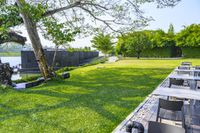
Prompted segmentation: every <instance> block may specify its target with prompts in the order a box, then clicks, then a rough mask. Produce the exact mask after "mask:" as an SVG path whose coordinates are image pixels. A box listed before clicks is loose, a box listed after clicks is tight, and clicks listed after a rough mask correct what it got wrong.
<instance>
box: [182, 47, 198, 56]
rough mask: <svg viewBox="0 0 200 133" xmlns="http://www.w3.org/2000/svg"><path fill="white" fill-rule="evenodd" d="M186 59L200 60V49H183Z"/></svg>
mask: <svg viewBox="0 0 200 133" xmlns="http://www.w3.org/2000/svg"><path fill="white" fill-rule="evenodd" d="M181 49H182V54H183V57H184V58H200V47H182V48H181Z"/></svg>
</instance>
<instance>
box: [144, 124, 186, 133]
mask: <svg viewBox="0 0 200 133" xmlns="http://www.w3.org/2000/svg"><path fill="white" fill-rule="evenodd" d="M148 133H185V129H184V128H180V127H176V126H172V125H168V124H164V123H158V122H154V121H149V126H148Z"/></svg>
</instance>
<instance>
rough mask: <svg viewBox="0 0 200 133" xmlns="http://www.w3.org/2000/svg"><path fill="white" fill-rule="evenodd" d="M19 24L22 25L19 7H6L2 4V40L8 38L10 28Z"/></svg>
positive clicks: (0, 23) (0, 8) (0, 35)
mask: <svg viewBox="0 0 200 133" xmlns="http://www.w3.org/2000/svg"><path fill="white" fill-rule="evenodd" d="M19 23H21V17H20V16H19V9H18V8H17V6H15V5H6V4H5V3H3V2H2V3H1V5H0V39H6V38H8V34H7V33H8V31H10V29H9V28H10V27H11V26H13V25H17V24H19Z"/></svg>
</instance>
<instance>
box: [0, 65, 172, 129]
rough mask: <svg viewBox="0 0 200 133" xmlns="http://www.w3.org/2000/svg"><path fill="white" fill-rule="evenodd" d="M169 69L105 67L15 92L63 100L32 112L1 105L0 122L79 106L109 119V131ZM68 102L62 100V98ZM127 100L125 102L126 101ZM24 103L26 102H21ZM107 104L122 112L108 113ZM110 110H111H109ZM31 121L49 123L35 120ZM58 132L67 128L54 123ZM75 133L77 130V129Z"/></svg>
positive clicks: (152, 88)
mask: <svg viewBox="0 0 200 133" xmlns="http://www.w3.org/2000/svg"><path fill="white" fill-rule="evenodd" d="M170 71H171V69H164V68H163V69H161V68H154V69H150V68H144V69H138V68H126V69H124V68H104V69H96V70H92V71H87V72H85V73H84V74H74V75H72V78H71V79H67V80H65V81H61V80H58V81H51V82H48V83H45V84H43V85H41V86H39V87H35V88H32V89H27V90H23V91H18V92H16V93H23V94H27V95H29V94H31V95H30V96H33V95H32V94H34V95H42V96H47V97H50V98H51V97H56V98H60V99H62V101H61V102H59V103H56V104H50V105H48V106H47V105H42V102H43V101H42V99H41V105H40V106H35V107H33V108H31V109H14V107H13V108H12V107H10V106H9V105H7V104H0V107H1V108H3V109H5V110H6V112H4V113H3V114H1V117H0V122H2V121H5V120H7V119H12V118H13V117H15V116H19V115H24V116H25V117H27V116H28V115H29V114H34V113H40V112H48V111H51V110H55V109H62V108H70V109H76V108H79V107H85V108H89V109H90V110H92V111H94V112H96V113H98V114H99V115H101V116H102V117H103V118H106V119H108V120H111V121H112V122H113V123H114V125H112V124H110V125H109V123H107V127H105V128H108V129H106V131H108V132H111V131H112V130H113V128H114V127H115V126H117V124H119V123H120V122H121V121H122V120H123V119H124V118H125V117H126V116H127V115H128V114H129V113H130V112H131V111H132V110H134V108H136V107H137V106H138V105H139V103H140V102H142V101H143V100H144V99H145V97H146V96H147V95H148V94H150V93H151V92H152V91H153V90H154V89H155V87H156V86H157V85H158V84H159V83H160V82H161V81H162V80H163V79H164V78H165V77H166V76H167V74H169V73H170ZM65 98H66V99H67V100H64V101H63V99H65ZM127 99H128V100H127ZM24 100H26V99H24ZM106 105H108V106H109V105H113V106H116V107H119V108H122V109H123V110H114V113H113V112H112V111H109V110H108V109H106V108H105V106H106ZM110 108H111V109H110V110H112V107H110ZM34 122H38V123H40V122H44V123H46V124H49V125H51V123H49V122H48V121H40V120H34ZM52 126H54V127H57V128H58V129H60V130H65V131H67V130H68V129H67V128H63V127H61V126H59V123H56V124H53V125H52ZM77 131H78V129H77Z"/></svg>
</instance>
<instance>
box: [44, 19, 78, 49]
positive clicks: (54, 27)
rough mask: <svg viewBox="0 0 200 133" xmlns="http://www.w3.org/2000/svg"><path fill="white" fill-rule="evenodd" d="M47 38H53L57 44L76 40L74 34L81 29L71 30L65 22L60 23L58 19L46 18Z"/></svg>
mask: <svg viewBox="0 0 200 133" xmlns="http://www.w3.org/2000/svg"><path fill="white" fill-rule="evenodd" d="M43 23H44V26H45V30H46V32H47V33H46V34H44V36H45V38H47V39H49V40H52V41H53V42H54V43H55V44H56V45H57V46H59V45H63V44H66V43H68V42H71V41H74V36H75V35H76V34H78V33H79V32H80V30H79V29H76V30H75V31H71V29H69V28H67V26H66V25H65V23H58V21H57V20H54V19H48V18H44V19H43Z"/></svg>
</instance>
